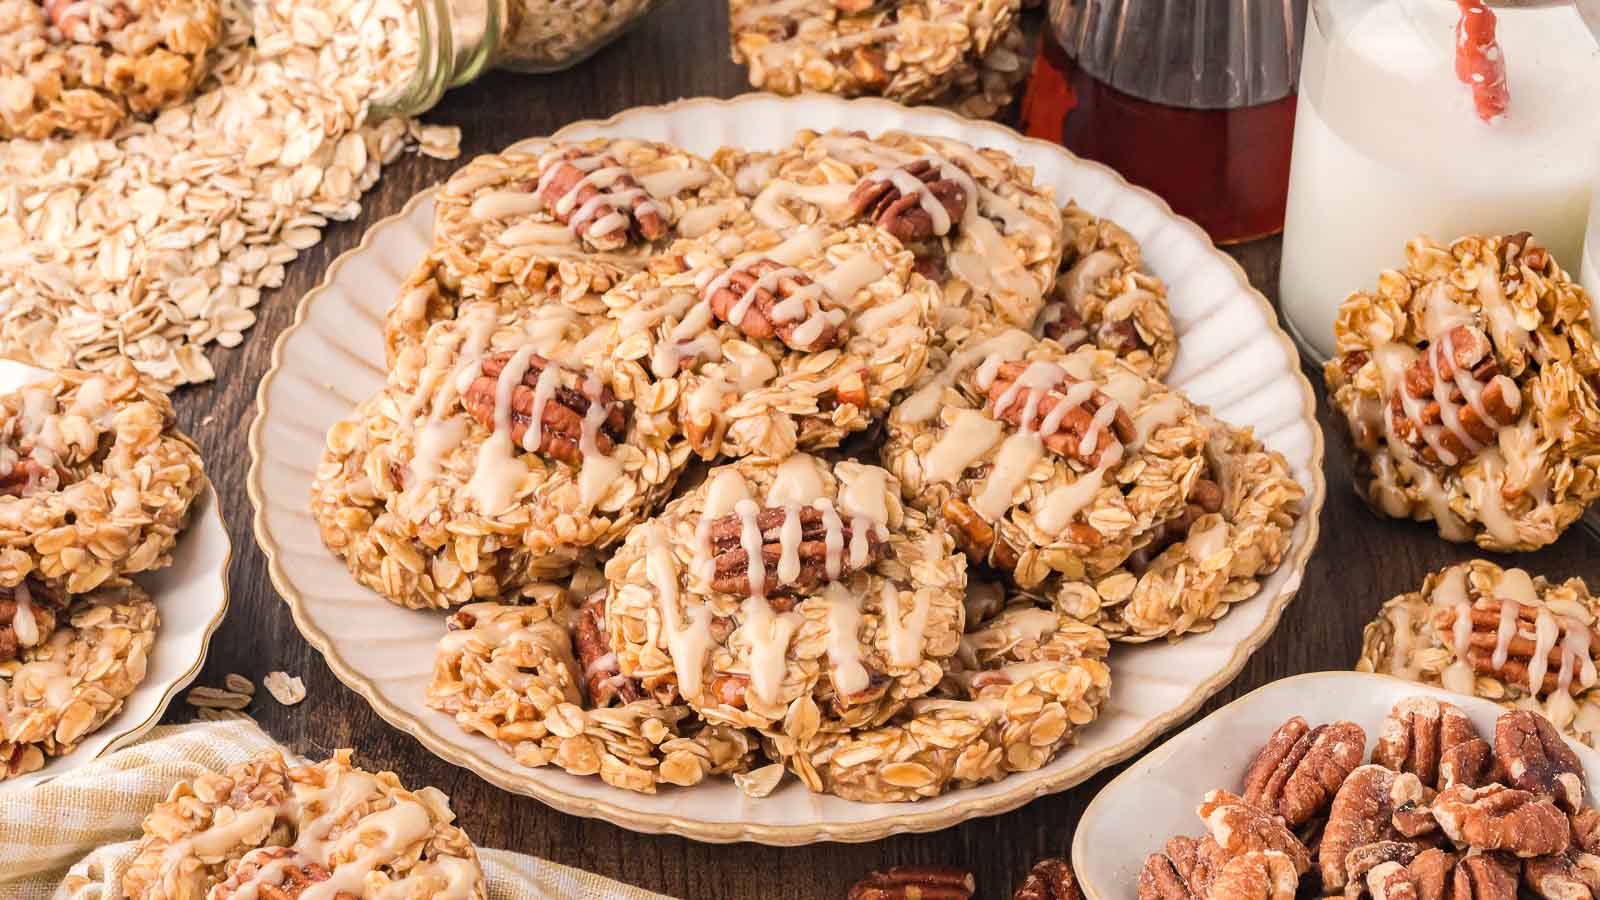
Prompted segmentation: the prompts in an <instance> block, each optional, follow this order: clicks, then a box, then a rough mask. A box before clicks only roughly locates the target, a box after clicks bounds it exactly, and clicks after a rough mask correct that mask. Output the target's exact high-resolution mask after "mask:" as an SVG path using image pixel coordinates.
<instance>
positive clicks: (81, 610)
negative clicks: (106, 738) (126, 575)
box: [0, 584, 157, 780]
mask: <svg viewBox="0 0 1600 900" xmlns="http://www.w3.org/2000/svg"><path fill="white" fill-rule="evenodd" d="M63 618H64V621H63V623H62V624H61V625H60V626H58V627H57V628H56V630H55V631H54V633H52V634H51V635H50V637H49V638H48V639H47V640H45V641H43V642H42V643H40V644H38V645H36V646H32V647H26V648H23V649H22V650H21V652H20V653H19V654H18V656H17V658H16V659H13V660H11V661H9V662H5V663H0V763H3V764H4V767H3V768H0V780H4V779H6V778H11V777H14V776H17V775H22V774H25V773H27V772H32V771H35V770H37V769H39V768H40V767H42V766H43V765H44V761H45V758H46V757H49V756H60V755H62V754H65V753H70V752H72V750H74V749H75V748H76V747H77V746H78V743H79V741H81V740H83V738H84V737H85V736H86V735H88V734H90V733H91V732H93V731H95V730H97V729H99V728H100V727H101V726H102V725H104V724H105V723H106V722H107V721H108V720H109V719H110V718H111V717H112V716H114V715H116V714H117V712H118V711H119V710H121V709H122V701H123V700H124V699H126V698H127V696H128V695H129V694H131V693H133V690H134V688H136V687H138V686H139V684H140V682H142V681H144V677H145V667H146V663H147V661H148V658H149V655H150V645H151V644H152V643H153V642H154V640H155V633H156V623H157V616H156V607H155V603H153V602H152V601H151V599H150V597H149V596H148V595H146V594H145V592H144V591H142V590H140V589H139V588H138V587H136V586H134V585H131V584H129V585H126V586H123V587H104V588H100V589H98V590H95V591H93V592H91V593H88V594H86V595H84V596H82V597H78V598H75V599H74V600H73V602H72V605H71V606H69V607H68V608H67V610H66V612H65V613H64V616H63Z"/></svg>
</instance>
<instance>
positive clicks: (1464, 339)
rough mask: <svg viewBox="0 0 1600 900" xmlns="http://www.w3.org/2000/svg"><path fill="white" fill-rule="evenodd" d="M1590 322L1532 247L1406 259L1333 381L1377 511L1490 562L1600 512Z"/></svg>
mask: <svg viewBox="0 0 1600 900" xmlns="http://www.w3.org/2000/svg"><path fill="white" fill-rule="evenodd" d="M1589 307H1590V298H1589V295H1588V294H1587V293H1585V292H1584V290H1583V288H1581V287H1579V286H1578V285H1577V284H1576V283H1575V282H1573V280H1572V279H1571V277H1569V276H1568V274H1567V273H1566V272H1564V271H1562V270H1561V268H1560V267H1559V266H1558V265H1557V264H1556V262H1555V259H1554V258H1553V257H1552V256H1551V255H1550V254H1549V253H1548V252H1547V251H1546V250H1545V249H1544V248H1542V247H1540V246H1538V245H1537V244H1536V243H1534V242H1533V241H1532V240H1531V239H1530V238H1529V236H1528V235H1527V234H1526V233H1523V234H1513V235H1505V236H1496V237H1480V236H1470V237H1464V238H1461V239H1460V240H1457V241H1456V242H1454V243H1452V244H1451V245H1450V246H1448V247H1441V246H1439V245H1437V244H1435V243H1433V242H1432V241H1430V240H1428V239H1427V238H1426V237H1419V238H1415V239H1413V240H1412V241H1411V242H1410V243H1408V244H1407V245H1406V267H1405V269H1403V270H1391V271H1387V272H1384V273H1382V274H1381V275H1379V276H1378V287H1377V290H1376V291H1374V292H1371V293H1368V292H1363V291H1358V292H1356V293H1353V294H1351V295H1350V296H1349V298H1347V299H1346V300H1345V302H1344V305H1343V306H1342V307H1340V310H1339V317H1338V320H1337V322H1336V323H1335V334H1336V336H1337V338H1338V348H1339V355H1338V357H1337V358H1335V359H1332V360H1329V362H1328V363H1327V365H1326V366H1325V367H1324V368H1323V375H1324V377H1325V378H1326V379H1327V383H1328V391H1329V393H1330V394H1331V395H1332V400H1333V404H1334V405H1335V406H1336V407H1337V408H1338V409H1339V410H1340V411H1341V412H1343V413H1344V421H1345V422H1346V424H1347V426H1348V428H1347V431H1348V437H1349V440H1350V443H1351V446H1352V449H1353V452H1354V454H1355V459H1356V471H1355V477H1356V484H1357V489H1358V490H1359V491H1360V493H1361V496H1362V498H1363V499H1364V500H1366V501H1367V504H1368V505H1369V506H1371V507H1372V509H1373V510H1374V511H1375V512H1377V513H1379V514H1380V515H1384V516H1390V517H1394V518H1408V519H1414V520H1416V521H1421V522H1427V521H1431V522H1433V523H1434V525H1435V527H1436V528H1437V529H1438V531H1439V534H1440V536H1441V537H1443V538H1445V539H1446V540H1451V541H1463V542H1465V541H1471V542H1474V543H1476V544H1477V545H1478V546H1480V547H1482V548H1484V549H1486V550H1501V551H1507V550H1531V549H1535V548H1538V547H1543V546H1545V545H1547V544H1550V543H1551V542H1553V541H1555V539H1556V538H1557V537H1559V536H1560V535H1561V533H1562V532H1563V531H1564V530H1565V529H1566V528H1567V526H1569V525H1571V524H1572V523H1573V522H1574V521H1576V520H1577V519H1578V517H1579V516H1581V515H1582V514H1583V510H1584V509H1585V508H1586V507H1587V506H1588V505H1589V503H1591V502H1592V501H1593V500H1594V499H1595V498H1596V497H1600V478H1597V477H1596V475H1597V472H1600V401H1597V396H1596V387H1595V379H1596V378H1597V377H1600V347H1597V346H1596V342H1595V336H1594V332H1593V330H1592V325H1591V320H1590V310H1589Z"/></svg>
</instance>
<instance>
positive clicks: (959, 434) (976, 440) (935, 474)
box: [923, 409, 1005, 484]
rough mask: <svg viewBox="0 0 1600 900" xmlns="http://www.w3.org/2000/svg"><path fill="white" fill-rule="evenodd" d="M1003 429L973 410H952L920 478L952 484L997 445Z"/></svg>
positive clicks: (1000, 425) (997, 423)
mask: <svg viewBox="0 0 1600 900" xmlns="http://www.w3.org/2000/svg"><path fill="white" fill-rule="evenodd" d="M1004 434H1005V426H1004V425H1002V424H1000V422H998V421H996V420H995V419H992V418H990V417H988V416H986V415H984V414H983V413H982V412H981V411H979V410H976V409H958V410H955V411H954V412H953V413H952V415H951V418H950V423H949V424H948V425H947V426H946V427H945V430H944V434H942V435H940V437H939V440H938V441H937V442H936V443H934V445H933V449H931V450H929V451H928V455H927V457H926V458H925V459H924V462H923V477H924V479H925V480H926V481H927V482H928V483H930V484H936V483H938V482H941V481H948V482H951V483H954V482H955V481H956V480H958V479H959V478H960V477H961V476H962V474H963V473H965V472H966V471H967V469H968V468H969V467H971V465H972V464H973V463H975V462H977V461H978V460H979V459H981V458H983V455H984V454H986V453H988V452H989V451H990V450H991V449H993V448H994V445H995V444H998V443H1000V438H1001V436H1003V435H1004Z"/></svg>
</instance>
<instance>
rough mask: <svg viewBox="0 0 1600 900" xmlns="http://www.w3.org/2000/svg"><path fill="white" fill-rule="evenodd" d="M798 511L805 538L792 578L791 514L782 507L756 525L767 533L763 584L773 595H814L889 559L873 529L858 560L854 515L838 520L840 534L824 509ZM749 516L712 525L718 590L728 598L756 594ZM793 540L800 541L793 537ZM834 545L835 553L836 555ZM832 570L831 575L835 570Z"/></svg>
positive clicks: (759, 514) (731, 516)
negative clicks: (787, 542) (788, 564)
mask: <svg viewBox="0 0 1600 900" xmlns="http://www.w3.org/2000/svg"><path fill="white" fill-rule="evenodd" d="M792 512H793V513H794V518H796V519H798V520H799V526H800V533H799V538H798V541H794V543H793V546H794V553H795V556H796V557H797V558H798V561H799V569H798V571H797V572H795V573H792V577H785V576H786V575H790V574H791V573H786V572H783V571H782V563H783V556H784V553H783V545H784V530H785V528H786V526H787V525H788V524H789V517H790V513H791V510H787V509H784V508H783V507H781V506H767V507H762V508H760V509H758V510H757V511H756V512H755V514H754V515H753V516H751V517H750V518H751V521H752V522H753V523H754V525H755V528H756V530H757V531H759V532H760V534H761V565H762V571H763V573H764V574H763V578H762V584H763V586H764V588H765V593H766V594H768V595H778V596H782V595H793V594H799V593H805V592H809V591H814V590H816V589H817V588H819V587H822V586H823V585H825V584H827V583H828V582H830V581H837V580H839V579H840V578H841V577H843V576H844V575H847V574H849V573H850V572H857V571H860V570H862V569H864V568H866V567H867V566H870V565H872V564H873V563H874V562H877V561H878V560H880V559H882V558H883V553H884V542H883V540H882V539H881V538H880V537H879V536H878V535H877V534H876V533H875V532H876V530H877V529H876V528H871V527H869V528H868V530H867V532H866V534H865V535H863V537H864V538H865V553H864V554H862V555H859V556H858V555H857V554H856V553H855V552H853V547H856V546H859V545H860V543H859V542H858V540H857V535H856V532H855V523H854V522H853V521H852V519H851V517H849V516H842V517H838V524H837V526H834V527H836V528H837V531H836V532H835V533H833V534H830V533H829V532H830V530H832V529H831V528H830V525H829V522H828V517H827V516H825V515H824V514H823V512H822V510H820V509H817V508H815V507H811V506H800V507H795V508H794V509H793V510H792ZM744 526H745V517H744V516H743V515H741V514H740V513H737V512H732V513H728V514H727V515H725V516H719V517H718V518H716V519H713V520H712V521H711V545H712V553H713V554H714V555H713V557H712V565H713V567H714V574H713V575H712V579H711V586H712V588H713V589H715V590H718V591H722V592H724V593H728V594H748V593H750V556H749V554H747V553H746V552H745V549H744V545H743V538H744ZM790 539H791V541H793V540H794V536H793V535H791V537H790ZM830 544H831V545H832V546H833V549H832V550H831V551H830V550H829V546H830ZM830 570H831V571H830Z"/></svg>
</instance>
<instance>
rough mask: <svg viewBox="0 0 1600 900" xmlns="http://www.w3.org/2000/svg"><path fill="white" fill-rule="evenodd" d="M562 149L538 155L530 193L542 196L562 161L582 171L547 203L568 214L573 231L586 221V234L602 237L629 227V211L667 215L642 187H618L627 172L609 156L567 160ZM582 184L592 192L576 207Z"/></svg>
mask: <svg viewBox="0 0 1600 900" xmlns="http://www.w3.org/2000/svg"><path fill="white" fill-rule="evenodd" d="M565 152H566V151H564V150H562V149H560V148H557V149H552V150H550V151H549V152H547V153H545V154H544V155H543V156H541V157H539V172H540V175H539V181H538V184H537V186H536V187H535V188H534V190H533V194H534V195H535V196H543V195H544V193H545V191H546V190H548V189H549V188H550V185H551V184H553V183H554V181H555V175H556V173H557V172H558V171H560V170H561V164H563V163H565V164H567V165H570V166H572V167H573V168H575V169H577V170H578V171H580V172H583V173H584V175H583V177H582V178H579V179H578V180H576V181H574V182H573V183H572V187H570V188H568V189H567V192H566V193H564V194H562V195H561V196H560V197H558V198H556V201H555V202H554V203H552V204H550V209H551V210H552V211H553V212H554V213H555V214H556V215H558V216H563V217H567V227H569V228H571V229H572V230H573V232H574V233H576V232H577V231H578V229H580V228H583V227H584V226H585V224H587V225H588V227H587V229H585V233H586V234H588V236H590V237H591V238H594V237H604V236H606V235H609V234H613V233H615V232H617V231H621V230H623V229H626V228H627V227H628V212H629V211H632V212H634V213H637V214H645V213H649V212H654V213H655V214H656V215H659V216H661V217H662V218H663V219H665V218H667V211H666V210H665V209H663V208H662V207H661V204H659V203H657V202H656V201H655V200H654V198H651V197H650V195H649V193H648V192H647V191H646V190H645V189H644V188H643V187H620V186H619V182H620V181H621V180H622V177H623V176H625V175H628V174H629V173H628V169H627V167H625V166H622V165H617V164H615V163H614V162H612V161H611V160H610V159H609V158H608V157H605V156H600V155H589V156H580V157H578V158H576V159H566V158H564V157H565ZM585 187H591V188H594V189H595V194H594V196H593V197H590V198H589V200H588V201H586V202H585V203H584V204H583V205H582V206H579V205H578V195H579V194H580V193H581V192H582V191H583V189H584V188H585ZM641 197H642V198H646V199H645V200H644V202H643V203H639V204H638V205H637V206H635V204H634V201H636V200H638V199H640V198H641Z"/></svg>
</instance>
